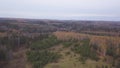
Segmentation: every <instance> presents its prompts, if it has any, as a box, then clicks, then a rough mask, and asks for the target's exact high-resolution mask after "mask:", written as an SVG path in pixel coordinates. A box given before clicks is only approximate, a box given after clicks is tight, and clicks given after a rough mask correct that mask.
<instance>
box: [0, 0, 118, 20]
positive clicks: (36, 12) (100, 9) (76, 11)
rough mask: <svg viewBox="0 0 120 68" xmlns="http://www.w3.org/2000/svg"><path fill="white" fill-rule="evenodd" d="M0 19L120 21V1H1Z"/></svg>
mask: <svg viewBox="0 0 120 68" xmlns="http://www.w3.org/2000/svg"><path fill="white" fill-rule="evenodd" d="M0 17H15V18H35V19H63V20H65V19H67V20H69V19H70V20H71V19H74V20H115V21H120V0H0Z"/></svg>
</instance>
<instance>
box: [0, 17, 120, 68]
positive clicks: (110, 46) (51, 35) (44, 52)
mask: <svg viewBox="0 0 120 68" xmlns="http://www.w3.org/2000/svg"><path fill="white" fill-rule="evenodd" d="M0 68H120V22H116V21H72V20H47V19H46V20H44V19H8V18H5V19H4V18H0Z"/></svg>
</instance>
